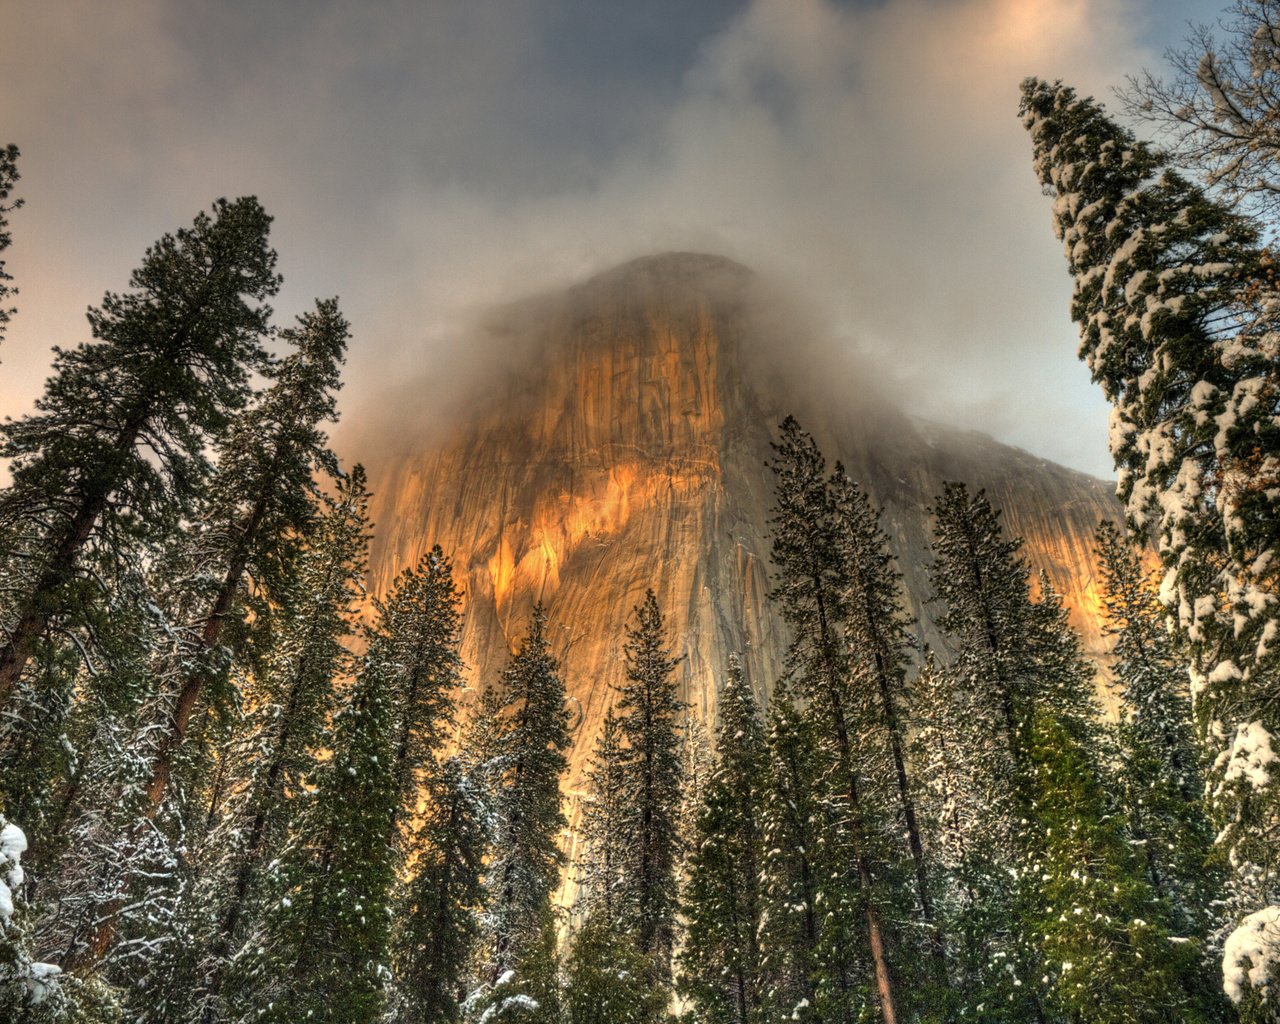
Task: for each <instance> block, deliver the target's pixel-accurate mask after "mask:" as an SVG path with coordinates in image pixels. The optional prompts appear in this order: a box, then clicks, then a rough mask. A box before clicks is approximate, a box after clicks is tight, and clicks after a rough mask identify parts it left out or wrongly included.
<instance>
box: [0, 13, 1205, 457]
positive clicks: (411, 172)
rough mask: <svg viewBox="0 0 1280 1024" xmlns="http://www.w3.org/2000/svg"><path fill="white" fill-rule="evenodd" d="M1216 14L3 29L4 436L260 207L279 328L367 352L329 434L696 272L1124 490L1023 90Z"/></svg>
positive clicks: (602, 17) (1106, 64) (1162, 41)
mask: <svg viewBox="0 0 1280 1024" xmlns="http://www.w3.org/2000/svg"><path fill="white" fill-rule="evenodd" d="M1223 4H1225V0H852V2H849V0H846V2H839V0H697V2H692V3H690V2H688V0H645V2H642V3H635V2H626V0H425V2H424V0H346V2H339V0H276V2H272V3H260V2H257V0H222V2H214V0H111V2H109V3H108V2H102V0H6V3H5V4H4V5H3V7H2V8H0V142H9V141H12V142H15V143H17V144H18V145H19V146H20V148H21V150H22V157H21V160H20V164H19V167H20V171H21V173H22V181H21V183H20V186H19V190H18V193H19V195H21V196H22V197H23V198H24V199H25V201H26V205H25V207H24V208H23V209H22V210H20V211H19V212H18V213H16V214H14V215H13V216H12V218H11V221H12V230H13V233H14V243H13V245H12V247H11V248H10V249H9V250H8V252H7V253H6V260H7V264H8V270H9V271H10V272H11V273H12V274H13V275H14V277H15V279H16V281H15V283H16V284H17V285H18V287H19V288H20V295H19V296H18V305H19V313H18V316H17V317H16V318H15V319H14V320H13V322H12V323H11V325H10V327H9V330H8V335H7V338H6V339H5V341H4V342H3V344H2V345H0V413H3V414H10V415H18V414H20V413H22V412H23V411H25V410H26V409H28V408H29V407H30V403H31V402H32V400H33V399H34V398H35V397H36V396H37V395H38V394H39V392H40V390H41V387H42V382H43V380H44V378H45V376H46V375H47V372H48V367H49V360H50V347H51V346H52V345H55V344H56V345H61V346H64V347H65V346H68V345H72V344H75V343H77V342H80V341H82V340H84V339H86V338H87V337H88V329H87V326H86V322H85V318H84V311H85V309H86V307H88V306H89V305H91V304H96V303H97V302H98V301H100V299H101V296H102V294H103V292H104V291H106V290H109V289H114V290H120V289H122V288H123V287H124V286H125V285H126V283H127V280H128V275H129V271H130V270H131V269H132V268H133V267H134V266H136V265H137V263H138V261H139V258H140V256H141V254H142V252H143V251H144V249H145V247H146V246H147V245H148V244H149V243H150V242H152V241H153V240H155V239H156V238H157V237H159V236H160V235H161V234H163V233H164V232H166V231H172V230H174V229H176V228H178V227H180V226H182V225H184V224H187V223H189V222H190V220H191V218H192V217H193V216H194V215H195V213H196V212H197V211H199V210H201V209H205V208H207V207H208V206H209V204H210V203H211V202H212V201H213V200H214V199H215V198H217V197H219V196H228V197H231V196H237V195H243V194H254V195H257V196H258V197H259V198H260V199H261V201H262V202H263V204H264V206H265V207H266V209H267V210H268V212H270V213H271V214H272V215H273V216H274V217H275V222H274V225H273V231H272V238H273V244H274V245H275V247H276V248H277V250H278V251H279V253H280V270H281V272H282V273H283V274H284V276H285V282H286V283H285V287H284V289H283V290H282V292H281V294H280V296H279V297H278V299H277V300H276V301H275V302H274V306H275V308H276V310H277V311H278V320H279V322H281V323H282V324H283V323H287V322H288V321H289V320H291V319H292V318H293V316H295V315H296V314H297V313H299V312H301V311H302V310H304V309H306V308H307V307H308V306H309V305H310V303H311V300H312V298H313V297H316V296H329V295H338V296H339V297H340V299H341V302H342V307H343V309H344V311H345V313H346V315H347V316H348V318H349V319H350V320H351V322H352V327H353V335H354V337H353V341H352V345H351V350H350V354H349V360H348V367H347V374H346V379H347V386H346V389H345V391H344V394H343V398H342V401H341V406H342V408H343V411H344V416H345V417H346V418H347V420H348V421H351V420H358V419H359V417H360V416H361V410H362V409H370V408H373V407H376V406H377V405H378V400H379V396H380V395H383V394H385V393H387V391H388V388H389V387H392V386H394V387H395V388H396V389H397V390H396V394H401V393H403V388H402V387H401V385H402V383H403V381H405V380H411V379H413V378H414V377H415V375H421V376H422V379H423V385H422V389H421V392H420V397H419V401H420V402H421V403H422V404H423V405H424V406H428V407H429V406H431V405H432V404H433V403H435V402H437V401H439V399H440V396H441V395H442V394H443V391H442V389H455V388H457V387H459V386H461V385H463V384H466V385H467V386H474V384H475V381H474V380H468V381H465V382H464V381H461V380H459V378H461V377H470V378H474V377H476V376H477V375H480V376H481V377H482V376H483V374H484V373H486V372H490V370H489V368H488V367H486V366H484V365H482V364H479V363H477V361H476V360H474V359H469V358H467V325H468V324H470V323H471V322H473V320H474V318H475V317H476V315H477V313H478V311H480V310H483V309H484V308H486V307H488V306H490V305H493V304H496V303H502V302H506V301H509V300H512V299H515V298H518V297H520V296H521V295H524V294H527V293H532V292H536V291H541V290H544V289H547V288H553V287H559V286H561V285H565V284H570V283H573V282H574V281H576V280H578V279H580V278H582V277H583V276H586V275H587V274H590V273H591V272H594V271H596V270H600V269H604V268H606V267H608V266H610V265H612V264H614V263H617V262H620V261H622V260H624V259H628V258H631V257H634V256H637V255H643V254H646V253H651V252H660V251H665V250H670V249H683V250H689V249H692V250H702V251H708V252H716V253H720V254H723V255H726V256H730V257H732V258H735V259H738V260H740V261H741V262H743V263H746V264H747V265H749V266H751V267H753V268H755V269H756V270H758V271H760V272H761V273H763V274H765V275H767V276H769V277H770V278H772V279H774V280H776V281H778V282H780V283H782V284H783V285H784V286H785V287H786V288H787V289H788V290H789V291H790V292H791V293H792V294H794V295H796V296H797V297H799V298H800V299H801V300H802V301H803V303H804V306H805V308H806V309H807V310H811V311H812V313H813V315H814V317H815V318H816V319H817V320H818V321H819V322H820V323H821V324H822V330H823V332H824V335H825V336H827V337H829V343H830V344H831V345H832V346H833V348H834V349H839V350H841V351H843V352H853V353H857V354H858V356H859V358H861V359H862V360H863V361H864V362H865V363H866V364H867V365H868V366H869V367H870V368H871V369H869V370H868V372H870V373H873V374H874V375H876V377H877V378H878V379H882V380H883V381H884V382H885V383H884V386H885V388H886V390H888V391H890V392H893V393H896V394H898V395H899V396H900V399H901V401H902V402H903V403H904V404H905V405H907V406H908V407H909V410H910V411H911V412H913V413H915V414H917V415H920V416H924V417H926V418H930V419H935V420H941V421H945V422H949V423H953V424H956V425H959V426H962V427H972V428H975V429H979V430H983V431H985V432H987V433H990V434H992V435H994V436H995V437H997V438H999V439H1000V440H1003V441H1006V442H1009V443H1012V444H1015V445H1018V446H1020V447H1023V448H1026V449H1028V450H1031V451H1033V452H1036V453H1037V454H1040V455H1043V456H1046V457H1048V458H1051V459H1054V460H1056V461H1059V462H1062V463H1064V464H1066V465H1069V466H1072V467H1074V468H1077V469H1081V470H1084V471H1087V472H1091V473H1094V474H1097V475H1099V476H1109V475H1110V459H1109V457H1108V455H1107V451H1106V422H1107V412H1106V406H1105V404H1104V402H1103V400H1102V398H1101V396H1100V395H1099V394H1098V393H1097V391H1096V389H1095V387H1094V386H1093V385H1092V384H1091V383H1090V381H1089V379H1088V373H1087V371H1086V370H1085V369H1084V367H1083V366H1082V365H1081V364H1080V363H1078V362H1077V360H1076V358H1075V351H1076V335H1075V330H1074V327H1073V325H1072V324H1071V323H1070V321H1069V318H1068V301H1069V297H1070V280H1069V278H1068V276H1067V274H1066V267H1065V261H1064V259H1063V257H1062V253H1061V250H1060V247H1059V244H1058V243H1057V242H1056V241H1055V240H1054V239H1053V236H1052V231H1051V225H1050V209H1049V202H1050V201H1049V200H1048V199H1047V198H1045V197H1044V196H1043V195H1041V194H1040V192H1039V189H1038V186H1037V185H1036V182H1035V180H1034V178H1033V176H1032V172H1031V152H1030V145H1029V142H1028V140H1027V138H1026V136H1025V132H1024V131H1023V129H1022V128H1021V126H1020V124H1019V123H1018V119H1017V116H1016V110H1017V101H1018V85H1019V82H1020V81H1021V80H1022V78H1024V77H1025V76H1027V75H1038V76H1040V77H1043V78H1050V79H1054V78H1062V79H1064V80H1065V81H1067V82H1068V83H1070V84H1072V85H1075V86H1076V87H1077V88H1078V89H1079V90H1080V91H1082V92H1087V93H1093V94H1094V95H1097V96H1099V97H1102V98H1107V97H1110V94H1111V90H1112V89H1113V88H1114V87H1116V86H1118V85H1122V84H1123V82H1124V78H1125V75H1126V74H1132V73H1135V72H1137V71H1138V70H1140V69H1141V68H1143V67H1148V68H1152V69H1153V70H1159V69H1160V68H1161V67H1162V63H1163V56H1162V55H1163V53H1164V51H1165V50H1166V49H1167V48H1168V47H1170V46H1172V45H1176V44H1177V43H1178V42H1179V41H1180V40H1181V39H1182V38H1183V37H1184V36H1185V35H1186V33H1187V30H1188V26H1189V23H1190V22H1205V23H1212V22H1214V21H1215V20H1216V19H1217V18H1218V16H1219V11H1220V7H1221V6H1222V5H1223ZM1113 105H1114V104H1113ZM831 400H833V401H838V400H840V392H839V388H838V387H836V388H834V389H833V395H832V399H831ZM392 422H393V421H392ZM354 454H355V456H356V457H359V453H354Z"/></svg>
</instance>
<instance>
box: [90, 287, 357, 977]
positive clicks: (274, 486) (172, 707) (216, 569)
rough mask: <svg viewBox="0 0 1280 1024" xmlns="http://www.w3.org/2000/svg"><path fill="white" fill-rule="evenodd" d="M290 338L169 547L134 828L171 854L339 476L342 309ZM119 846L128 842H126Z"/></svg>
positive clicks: (110, 915)
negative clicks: (334, 438)
mask: <svg viewBox="0 0 1280 1024" xmlns="http://www.w3.org/2000/svg"><path fill="white" fill-rule="evenodd" d="M283 334H284V336H285V337H286V339H287V340H288V341H289V342H290V343H291V344H292V345H293V347H294V351H293V352H292V353H291V354H290V355H289V356H288V357H286V358H285V359H283V360H281V361H280V363H279V364H278V365H276V366H275V367H273V369H272V377H273V380H272V384H271V386H270V387H269V388H268V389H267V390H266V391H265V392H264V393H263V394H262V396H261V397H260V398H259V400H258V401H257V402H256V403H255V404H254V405H253V406H252V407H251V408H250V409H248V410H247V411H246V412H244V413H243V414H241V415H240V416H238V417H237V418H236V419H235V420H234V421H233V423H232V424H231V426H230V428H229V429H228V431H227V433H226V435H225V437H224V438H223V440H222V442H221V444H220V458H219V463H218V469H217V473H216V476H215V478H214V480H213V484H212V487H211V488H210V493H209V495H208V496H207V498H206V499H205V501H204V508H203V510H202V516H201V520H200V524H199V528H198V529H196V530H195V531H193V533H192V536H191V538H190V540H189V541H188V540H183V541H179V542H178V543H176V544H175V545H174V546H173V548H172V551H171V554H172V555H173V556H174V557H175V558H176V559H177V560H178V561H177V563H176V564H177V565H181V566H182V569H180V570H178V571H176V572H175V574H174V575H175V576H176V580H175V579H170V581H169V583H170V586H171V588H172V590H173V593H174V598H173V602H172V611H171V614H172V615H173V616H174V618H175V619H176V621H178V622H181V623H183V625H182V626H180V627H179V628H177V629H175V630H173V631H172V632H171V634H170V636H171V637H172V641H173V642H172V643H171V644H170V646H169V650H168V651H166V652H165V653H164V654H163V655H161V656H160V658H159V665H158V682H157V686H158V690H159V693H158V700H157V701H156V702H155V707H154V708H153V709H152V710H151V713H150V720H148V721H145V722H144V723H143V727H142V737H141V738H140V741H139V746H140V747H143V748H144V749H148V748H149V750H148V754H147V755H146V756H147V757H148V760H149V772H148V778H147V781H146V783H145V786H144V793H143V799H142V800H141V806H140V808H139V809H138V811H139V817H138V823H137V824H136V825H135V828H134V831H136V832H146V833H148V836H147V839H146V841H147V842H159V841H161V840H162V839H163V838H165V837H167V838H168V839H169V840H170V842H171V844H172V848H173V849H174V850H175V851H176V850H178V849H180V848H181V847H182V846H183V845H185V844H188V843H190V842H193V841H195V840H194V837H192V836H190V835H186V834H184V833H186V831H187V826H188V825H189V823H188V822H184V821H183V820H182V818H183V816H184V814H189V813H190V810H191V807H190V805H189V804H186V805H185V806H184V805H183V804H184V801H183V799H182V797H183V795H184V794H185V795H188V796H189V795H192V794H194V793H197V792H198V791H199V790H200V787H201V782H202V776H203V775H204V774H205V773H206V772H207V771H208V770H210V768H211V767H212V762H213V760H215V759H216V751H217V750H218V749H219V748H220V747H221V746H223V745H224V744H225V743H226V742H227V740H228V738H229V733H228V728H229V725H230V718H229V712H231V711H232V710H233V709H235V708H236V707H237V706H238V702H239V696H240V687H239V685H237V683H236V682H235V675H234V674H233V673H232V672H231V668H232V666H233V663H234V656H235V654H236V653H237V650H238V649H239V648H242V647H243V646H244V645H245V640H244V637H243V635H242V632H243V631H242V630H241V629H238V628H237V627H238V626H241V625H242V624H245V623H247V622H248V621H249V620H250V619H252V621H253V622H254V623H255V624H256V623H259V622H262V621H265V620H267V619H268V618H269V614H268V612H269V605H268V604H267V603H266V602H267V601H270V599H272V598H273V597H274V598H275V599H277V600H279V599H280V598H281V597H282V596H283V594H284V592H285V591H286V590H287V588H288V585H289V580H290V579H291V577H292V574H293V572H294V571H295V569H296V560H297V555H298V545H299V542H300V540H301V538H303V537H305V535H306V533H307V532H309V531H310V530H311V529H312V528H313V527H314V525H315V516H316V509H317V495H316V491H317V482H316V477H317V475H318V474H319V473H320V472H321V471H326V470H327V471H336V466H335V465H334V461H333V457H332V455H331V454H330V453H329V451H328V447H327V439H326V437H325V434H324V430H323V424H324V422H325V421H326V420H329V419H332V418H333V417H334V414H335V413H334V401H335V399H334V392H335V390H336V388H337V387H338V383H339V380H338V378H339V367H340V364H341V360H342V355H343V351H344V349H345V346H346V340H347V336H348V335H347V323H346V321H345V320H344V319H343V318H342V316H341V314H340V313H339V312H338V308H337V303H336V302H334V301H326V302H320V303H317V307H316V310H315V312H314V313H309V314H305V315H304V316H302V317H300V318H299V321H298V327H297V329H296V330H292V331H286V332H283ZM249 580H252V581H253V584H254V586H253V588H252V589H253V592H254V594H255V596H257V597H258V598H259V599H263V598H265V599H266V600H265V601H262V602H261V603H259V604H258V605H257V606H256V607H255V608H254V609H253V610H254V612H255V614H254V615H253V616H250V615H249V614H248V609H247V608H245V607H244V604H243V603H242V592H243V591H244V590H245V589H246V584H247V582H248V581H249ZM188 623H189V624H188ZM202 708H203V711H204V713H203V715H200V714H199V712H200V711H201V710H202ZM193 724H197V725H200V726H202V727H203V728H204V729H206V730H208V734H207V735H201V736H198V737H194V739H195V740H196V741H195V742H191V740H192V739H193V738H192V737H188V731H189V730H190V729H191V727H192V725H193ZM180 764H182V765H185V769H186V774H187V778H186V779H185V780H184V782H185V784H184V785H183V786H182V787H180V788H179V790H180V792H179V795H180V799H179V802H178V805H176V806H174V807H171V808H170V809H169V810H168V811H167V812H166V814H164V815H162V817H164V818H165V819H167V820H165V821H162V822H161V827H160V828H159V829H153V828H152V827H151V825H150V822H151V821H152V820H155V819H156V817H157V815H158V814H160V812H161V811H162V810H163V809H164V805H165V802H166V798H167V797H168V796H169V791H170V784H171V779H172V776H173V774H174V771H175V769H176V768H178V767H179V765H180ZM200 817H201V818H204V819H207V820H211V819H212V817H213V816H212V815H208V814H202V815H201V816H200ZM205 827H206V826H201V829H202V830H203V829H204V828H205ZM124 841H125V843H126V847H128V846H130V845H133V841H132V840H131V839H129V837H127V836H126V837H125V840H124ZM159 855H160V856H162V857H163V858H164V859H171V858H170V857H168V856H166V855H164V854H159ZM124 856H125V860H126V861H128V862H130V863H133V864H135V865H136V867H134V868H130V869H129V871H128V873H127V875H126V878H125V879H124V883H123V884H124V888H125V890H126V892H127V891H128V889H129V887H130V885H131V883H132V882H133V881H134V880H135V879H136V877H137V876H138V874H139V871H138V869H139V868H142V867H143V866H144V864H143V862H141V859H140V858H139V856H138V853H137V850H136V849H129V848H126V850H125V854H124ZM141 873H142V875H144V876H145V875H147V874H149V872H148V871H142V872H141ZM143 884H144V885H149V884H150V883H149V882H144V883H143ZM119 910H120V901H119V900H114V901H112V903H110V904H108V905H107V906H106V907H105V908H104V910H103V913H102V915H101V919H100V921H99V923H98V925H97V926H96V928H95V932H94V935H93V937H92V939H91V940H90V943H89V954H90V955H91V956H92V957H95V958H100V957H102V956H104V955H105V954H106V953H107V952H108V951H109V950H110V948H111V946H112V945H113V944H114V943H115V941H116V938H117V933H118V922H117V920H116V918H117V914H118V911H119ZM150 916H154V915H150Z"/></svg>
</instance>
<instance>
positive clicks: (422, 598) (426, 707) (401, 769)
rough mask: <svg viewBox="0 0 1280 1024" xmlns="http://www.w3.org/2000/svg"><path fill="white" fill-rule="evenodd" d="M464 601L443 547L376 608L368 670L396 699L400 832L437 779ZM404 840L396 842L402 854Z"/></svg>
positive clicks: (456, 677)
mask: <svg viewBox="0 0 1280 1024" xmlns="http://www.w3.org/2000/svg"><path fill="white" fill-rule="evenodd" d="M460 600H461V597H460V594H459V592H458V588H457V585H456V584H455V583H454V581H453V565H452V563H451V562H450V561H449V559H448V558H447V557H446V556H445V554H444V552H443V551H442V550H441V548H440V546H439V545H435V546H434V547H432V549H431V550H430V551H429V552H427V554H425V555H423V556H422V559H421V561H419V563H418V565H417V566H416V567H415V568H413V569H406V570H405V571H404V572H402V573H401V574H400V575H399V576H398V577H397V578H396V580H395V583H394V584H393V585H392V590H391V595H390V597H389V598H388V599H387V600H386V601H385V602H375V608H376V610H377V622H376V624H375V625H374V627H373V629H372V630H371V631H370V634H369V650H368V654H367V655H366V657H365V667H364V672H366V673H369V674H377V675H380V676H382V677H383V678H384V679H385V680H386V686H387V688H388V692H390V694H391V696H392V702H393V704H392V706H393V709H394V716H395V718H394V721H395V737H394V740H395V743H394V748H393V754H392V771H393V776H394V779H395V785H396V794H397V798H398V799H397V802H396V811H395V813H394V815H393V825H394V827H395V829H396V830H397V831H399V830H400V829H401V828H402V827H403V826H404V824H405V823H406V822H407V820H408V818H409V816H410V814H411V813H412V810H413V808H414V806H415V805H416V803H417V794H418V793H419V792H421V791H422V788H423V787H424V786H425V785H426V784H427V783H428V782H429V781H430V779H431V778H432V776H433V775H434V774H435V771H436V767H437V766H436V754H437V751H438V750H439V749H440V746H441V744H442V743H443V741H444V737H445V730H446V728H447V727H448V726H449V725H450V724H451V723H452V722H453V715H454V694H455V692H456V690H457V689H458V686H459V682H460V679H461V671H462V661H461V658H460V657H459V655H458V642H459V633H460V631H461V628H462V619H461V614H460V612H459V607H458V606H459V603H460ZM403 838H404V837H401V838H398V839H397V840H396V844H397V846H399V847H401V848H403V846H404V842H403Z"/></svg>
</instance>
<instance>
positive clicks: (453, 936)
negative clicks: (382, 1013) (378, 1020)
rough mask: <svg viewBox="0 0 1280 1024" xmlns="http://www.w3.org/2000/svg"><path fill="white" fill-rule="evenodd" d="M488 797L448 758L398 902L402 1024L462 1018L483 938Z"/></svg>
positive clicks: (430, 796) (440, 1023)
mask: <svg viewBox="0 0 1280 1024" xmlns="http://www.w3.org/2000/svg"><path fill="white" fill-rule="evenodd" d="M482 797H483V794H482V793H481V792H480V791H479V789H478V787H477V786H476V780H475V779H474V778H472V777H471V776H470V775H469V773H468V772H467V771H466V770H465V768H464V766H463V763H462V761H461V760H460V759H458V758H449V759H448V760H447V761H445V763H444V765H443V766H442V768H441V771H440V774H439V777H438V778H437V779H435V780H433V782H432V784H431V789H430V792H428V793H427V794H426V795H425V802H426V814H425V817H424V819H423V821H422V824H421V827H420V829H419V832H418V835H417V837H416V841H415V843H414V846H415V848H416V849H417V851H418V853H417V859H416V860H415V861H414V864H413V866H412V869H411V870H412V874H411V877H410V878H409V880H408V881H407V882H406V883H405V884H404V892H403V893H402V894H401V895H400V897H399V898H398V899H397V900H396V903H397V912H396V915H395V927H394V933H393V936H392V950H393V955H392V969H393V975H394V979H395V989H394V1003H393V1005H392V1008H391V1016H392V1018H393V1019H394V1020H396V1021H397V1022H400V1024H448V1022H456V1021H459V1020H461V1019H462V1003H463V1000H464V998H465V996H466V987H467V968H468V966H469V965H470V963H471V960H472V957H473V955H474V953H475V948H476V944H477V942H478V941H479V939H480V913H481V910H482V908H483V905H484V897H485V890H484V885H483V871H484V861H485V856H486V851H487V850H488V848H489V827H488V823H487V821H486V807H485V804H484V801H483V798H482Z"/></svg>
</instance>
